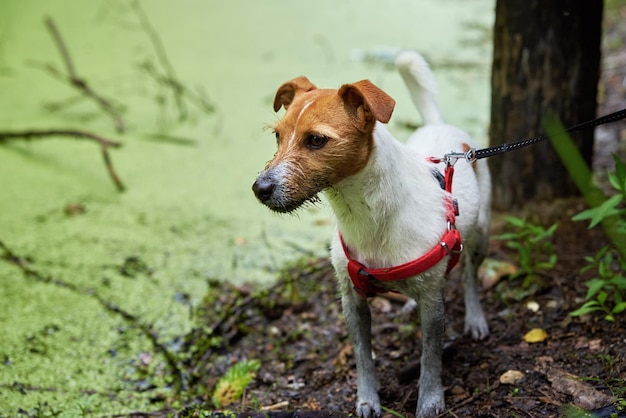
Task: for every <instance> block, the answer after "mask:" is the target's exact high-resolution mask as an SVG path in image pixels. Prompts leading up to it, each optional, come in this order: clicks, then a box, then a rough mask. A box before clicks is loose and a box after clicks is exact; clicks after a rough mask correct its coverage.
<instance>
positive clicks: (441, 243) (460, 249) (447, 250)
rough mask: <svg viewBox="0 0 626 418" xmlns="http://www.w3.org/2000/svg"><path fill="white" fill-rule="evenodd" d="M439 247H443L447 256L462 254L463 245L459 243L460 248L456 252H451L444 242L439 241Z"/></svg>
mask: <svg viewBox="0 0 626 418" xmlns="http://www.w3.org/2000/svg"><path fill="white" fill-rule="evenodd" d="M439 245H441V246H442V247H443V249H444V250H446V253H447V254H448V255H450V254H461V253H462V252H463V243H460V244H459V245H460V248H459V249H458V250H453V249H451V248H450V247H448V244H446V243H445V242H443V241H441V242H440V243H439Z"/></svg>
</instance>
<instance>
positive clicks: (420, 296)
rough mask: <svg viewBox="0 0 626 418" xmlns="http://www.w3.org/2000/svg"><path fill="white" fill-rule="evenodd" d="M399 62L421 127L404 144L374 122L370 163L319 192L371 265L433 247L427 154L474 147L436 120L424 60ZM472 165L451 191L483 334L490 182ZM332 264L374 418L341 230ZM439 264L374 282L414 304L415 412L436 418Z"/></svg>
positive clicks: (472, 316)
mask: <svg viewBox="0 0 626 418" xmlns="http://www.w3.org/2000/svg"><path fill="white" fill-rule="evenodd" d="M397 66H398V68H399V71H400V73H401V74H402V76H403V78H404V79H405V81H406V84H407V87H408V89H409V92H410V93H411V97H412V99H413V101H414V103H415V104H416V106H417V107H418V109H419V111H420V113H421V114H422V117H423V118H424V120H425V122H426V123H427V125H426V126H424V127H423V128H421V129H418V130H417V131H416V132H415V133H413V135H412V136H411V137H410V139H409V140H408V142H407V144H402V143H400V142H399V141H397V140H396V139H395V138H394V137H393V136H392V135H391V134H390V133H389V131H388V130H387V128H386V127H385V126H384V125H383V124H382V123H380V122H377V124H376V128H375V130H374V149H373V152H372V154H371V157H370V159H369V161H368V163H367V165H366V166H365V167H364V168H363V169H362V170H361V171H360V172H358V173H357V174H356V175H353V176H351V177H349V178H347V179H345V180H343V181H341V182H340V183H338V184H336V185H334V186H333V187H332V188H330V189H328V190H326V191H325V194H326V196H327V197H328V200H329V202H330V204H331V206H332V209H333V211H334V213H335V216H336V218H337V227H338V229H339V231H341V234H342V236H343V238H344V241H345V243H346V245H347V247H348V249H349V251H350V254H351V256H352V258H354V259H356V260H358V261H359V262H361V263H362V264H363V265H365V266H367V267H370V268H379V267H389V266H395V265H398V264H402V263H405V262H408V261H411V260H413V259H416V258H418V257H420V256H421V255H423V254H425V253H426V252H427V251H429V250H430V249H431V248H433V247H434V246H436V245H438V243H439V241H440V238H441V236H442V235H443V233H444V232H445V230H446V226H447V223H446V217H445V208H444V199H445V194H446V192H445V191H443V190H442V189H441V187H440V185H439V183H438V182H437V181H436V180H435V178H434V177H433V174H432V169H433V168H434V167H437V168H438V169H439V170H440V171H441V172H442V173H443V164H440V165H438V166H436V165H434V164H432V163H430V162H428V161H427V160H426V157H430V156H434V157H442V156H443V155H444V154H445V153H447V152H450V151H462V150H463V144H468V145H470V146H472V147H473V146H474V144H473V142H472V140H471V138H470V137H469V136H468V135H467V134H466V133H465V132H463V131H462V130H460V129H458V128H456V127H453V126H450V125H446V124H444V123H443V118H442V117H441V114H440V112H439V110H438V108H437V104H436V102H435V100H434V94H433V92H434V89H435V88H434V77H433V76H432V73H431V72H430V70H429V68H428V65H427V64H426V62H425V61H424V60H423V58H421V56H419V55H418V54H417V53H414V52H406V53H402V54H400V55H399V56H398V59H397ZM476 164H477V167H476V170H475V171H474V169H473V167H472V166H471V165H470V164H468V163H467V162H465V161H459V162H458V163H457V164H456V166H455V170H456V172H455V176H454V182H453V193H452V194H453V196H454V197H455V198H456V199H458V203H459V208H460V216H459V217H458V218H457V227H458V229H459V231H460V233H461V236H462V239H463V243H464V246H465V253H466V254H464V257H463V258H464V259H465V260H464V267H463V269H464V271H463V275H464V283H465V287H466V295H465V302H466V318H465V323H466V331H467V332H469V333H471V334H472V336H473V337H474V338H484V337H485V336H486V335H487V334H488V332H489V331H488V327H487V323H486V321H485V318H484V315H483V312H482V308H481V307H480V302H479V299H478V289H477V285H476V269H477V267H478V266H477V265H476V264H477V263H479V262H480V261H482V258H483V257H484V253H485V252H486V240H487V227H488V222H489V208H490V197H489V196H490V194H489V193H490V179H489V172H488V169H487V167H486V164H485V163H484V161H480V162H478V163H476ZM467 253H469V254H467ZM331 260H332V264H333V266H334V268H335V271H336V275H337V278H338V280H339V285H340V291H341V294H342V303H343V308H344V316H345V319H346V323H347V327H348V330H349V332H350V335H351V337H352V341H353V344H354V351H355V360H356V364H357V376H358V377H357V380H358V381H357V384H358V390H357V397H358V400H357V414H358V415H359V416H362V417H368V418H369V417H372V416H378V415H380V411H381V410H380V401H379V397H378V381H377V379H376V376H375V371H374V362H373V360H372V356H371V342H370V339H371V332H370V327H371V325H370V313H369V307H368V304H367V301H366V300H365V299H364V298H362V297H360V296H358V295H357V294H356V292H355V291H354V289H353V285H352V283H351V281H350V279H349V277H348V273H347V258H346V256H345V254H344V251H343V248H342V246H341V243H340V241H339V237H338V234H336V236H335V239H334V241H333V243H332V247H331ZM446 264H447V259H444V260H443V261H442V262H440V263H439V264H438V265H436V266H435V267H434V268H432V269H431V270H429V271H427V272H425V273H423V274H421V275H419V276H416V277H412V278H409V279H407V280H403V281H400V282H394V283H391V284H389V283H382V282H377V285H378V286H381V287H387V288H391V289H395V290H398V291H400V292H402V293H405V294H406V295H408V296H409V297H411V298H413V299H415V300H416V301H417V302H418V305H419V307H420V312H421V321H422V323H421V325H422V333H423V335H424V340H423V350H422V360H421V362H422V364H421V376H420V380H419V400H418V406H417V412H416V415H417V416H418V417H431V416H435V415H437V414H438V413H441V412H442V411H443V409H444V396H443V388H442V384H441V377H440V374H441V354H442V346H443V326H444V320H443V287H444V284H445V269H446Z"/></svg>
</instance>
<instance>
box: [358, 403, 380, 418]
mask: <svg viewBox="0 0 626 418" xmlns="http://www.w3.org/2000/svg"><path fill="white" fill-rule="evenodd" d="M356 415H357V416H358V417H360V418H378V417H380V403H378V402H376V404H372V403H370V402H359V403H357V405H356Z"/></svg>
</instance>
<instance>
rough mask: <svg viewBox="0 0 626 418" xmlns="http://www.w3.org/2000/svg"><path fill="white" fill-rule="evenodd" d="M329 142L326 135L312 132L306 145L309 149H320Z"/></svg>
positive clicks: (307, 138)
mask: <svg viewBox="0 0 626 418" xmlns="http://www.w3.org/2000/svg"><path fill="white" fill-rule="evenodd" d="M327 142H328V138H327V137H325V136H324V135H317V134H310V135H309V136H307V137H306V141H305V144H306V147H307V148H308V149H320V148H322V147H323V146H324V145H326V143H327Z"/></svg>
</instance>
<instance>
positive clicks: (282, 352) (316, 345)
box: [179, 200, 626, 417]
mask: <svg viewBox="0 0 626 418" xmlns="http://www.w3.org/2000/svg"><path fill="white" fill-rule="evenodd" d="M583 207H584V206H583V205H582V203H581V202H579V201H572V200H568V201H560V202H558V204H551V205H535V206H533V207H532V208H528V209H527V214H529V215H530V214H531V213H532V214H535V216H533V215H530V216H529V217H530V218H541V221H542V222H543V223H545V224H546V226H548V225H550V224H551V223H552V222H554V221H559V228H558V229H557V232H556V234H555V239H554V244H555V250H556V252H557V253H558V256H559V262H558V264H557V266H556V267H555V268H554V269H551V270H549V271H546V272H545V274H542V275H540V276H539V277H538V278H537V279H536V280H533V286H532V287H533V289H534V290H529V291H528V292H523V291H522V290H521V289H522V288H523V287H524V286H523V281H524V279H523V278H521V277H520V278H518V279H515V280H510V279H508V278H506V277H503V278H501V279H500V282H499V283H498V284H496V285H494V286H493V287H491V288H490V289H489V290H486V291H485V292H484V293H483V304H484V308H485V310H486V315H487V318H488V321H489V326H490V329H491V335H490V336H489V337H488V338H487V339H486V340H484V341H479V342H476V341H473V340H472V339H471V338H469V337H466V336H463V335H462V331H463V315H464V308H463V302H462V298H463V294H462V285H461V282H460V278H459V275H458V272H456V271H454V272H453V274H452V277H451V279H450V282H449V286H448V290H447V296H446V305H447V308H446V311H447V312H446V313H447V336H446V342H445V344H446V349H445V354H444V370H443V376H442V377H443V384H444V386H445V394H446V406H447V408H448V409H447V411H446V412H445V413H444V414H442V416H449V417H510V416H520V417H558V416H563V414H564V413H565V412H566V411H567V408H568V407H571V406H572V405H576V406H578V407H580V408H583V409H585V410H596V413H597V414H598V416H606V417H609V416H611V415H610V414H611V413H614V414H617V415H613V416H626V411H624V410H621V411H620V410H619V409H618V408H620V407H624V406H625V402H624V398H626V384H625V383H624V381H625V380H626V349H625V348H624V347H626V318H625V317H624V315H622V317H621V318H619V319H618V320H617V321H616V322H609V321H606V320H604V319H603V317H602V316H601V315H597V316H591V317H585V318H572V317H571V316H569V313H570V312H571V311H572V310H574V309H575V308H576V307H578V306H580V304H581V301H582V299H581V298H582V296H583V295H584V294H585V291H586V288H585V287H584V285H583V278H584V277H583V276H581V275H580V274H579V273H578V271H579V270H580V268H581V267H582V266H583V265H584V262H583V257H584V256H585V255H589V254H593V253H595V252H596V251H597V250H598V249H599V248H601V247H602V246H604V245H605V244H606V240H605V238H604V236H603V234H602V233H601V231H595V230H592V231H589V230H587V229H586V225H585V224H583V223H581V222H571V221H568V219H569V218H570V216H571V215H572V214H573V213H576V212H577V211H579V210H580V209H581V208H583ZM502 225H503V222H501V221H498V220H497V219H496V221H495V222H494V233H496V232H498V229H500V228H502ZM490 257H492V258H494V259H499V260H504V261H506V260H508V261H512V262H514V261H515V259H514V258H515V254H514V253H511V251H510V250H509V249H508V248H507V247H506V246H505V243H504V242H503V241H498V240H493V241H492V242H491V249H490ZM231 290H232V291H228V292H226V291H225V292H222V293H221V295H222V296H221V297H219V298H218V299H217V300H207V301H206V304H207V305H206V307H207V309H206V310H205V311H204V314H205V315H206V319H207V322H208V323H211V324H214V325H213V326H212V328H211V329H212V331H213V335H214V336H221V337H224V338H225V339H224V340H223V342H224V345H222V349H217V350H215V351H214V352H213V354H212V355H211V356H209V357H207V358H205V359H204V363H202V364H199V363H198V360H199V359H198V358H196V359H195V360H193V363H195V364H194V370H195V373H196V376H203V377H201V378H200V379H201V380H202V382H197V383H199V384H201V385H202V386H205V387H212V386H213V385H214V384H215V382H216V380H217V379H218V378H219V377H220V376H221V375H222V374H223V373H224V372H225V370H226V369H227V368H228V367H229V366H231V365H232V364H234V363H235V362H237V361H241V360H243V359H259V360H261V364H262V366H261V368H260V370H259V372H258V374H257V378H256V380H255V381H254V382H253V383H252V384H251V385H250V386H249V389H248V390H247V392H246V394H245V396H244V398H243V400H241V401H240V402H238V403H236V404H235V405H232V406H231V408H232V409H234V410H235V411H237V412H250V411H258V410H262V409H264V410H280V411H288V410H300V411H318V410H320V411H328V412H335V413H340V414H341V413H350V412H352V411H353V408H354V403H355V393H356V386H355V385H356V382H355V369H354V360H353V355H352V349H351V344H350V343H349V339H348V336H347V333H346V329H345V326H344V323H343V320H342V317H341V313H340V312H341V308H340V303H339V301H338V296H337V293H336V290H335V281H334V278H333V274H332V271H331V268H330V267H329V265H328V263H327V262H326V261H325V260H313V261H309V262H302V263H300V264H299V265H297V266H294V267H293V268H291V269H289V270H288V271H286V272H285V274H284V275H283V278H282V279H281V282H280V283H279V284H278V285H277V286H275V287H273V288H272V289H271V290H269V291H267V292H266V293H265V294H262V295H259V294H254V296H253V293H252V292H250V291H249V290H248V289H231ZM516 299H519V300H516ZM531 301H534V302H537V304H538V307H539V308H538V310H537V311H536V312H533V310H531V309H529V305H528V302H531ZM371 308H372V313H373V323H372V328H373V341H374V342H373V346H374V351H375V353H376V365H377V369H378V372H379V377H380V380H381V388H382V389H381V391H380V395H381V402H382V404H383V406H385V407H386V408H389V409H390V410H393V411H395V412H397V413H399V414H402V415H403V416H406V417H410V416H414V413H415V405H416V400H417V378H418V375H419V357H420V353H421V340H420V337H421V334H420V329H419V326H418V323H419V321H418V318H417V317H416V316H415V314H402V313H401V309H402V300H400V299H398V298H396V297H385V296H383V297H376V298H373V299H371ZM533 328H542V329H544V330H545V331H546V332H547V338H546V339H545V340H544V341H542V342H538V343H528V342H525V341H524V339H523V336H524V335H525V334H526V333H527V332H528V331H529V330H531V329H533ZM204 331H206V330H204ZM196 337H199V335H198V334H196ZM191 340H193V338H192V339H191ZM216 348H217V347H216ZM509 370H515V371H519V372H521V373H522V374H523V379H522V380H521V381H519V382H517V383H514V384H505V383H501V381H500V379H501V376H502V375H503V374H504V373H505V372H507V371H509ZM207 376H210V378H209V379H206V377H207ZM572 376H576V377H577V379H574V381H575V382H577V384H576V385H571V384H569V383H568V382H571V379H569V378H570V377H572ZM205 379H206V380H205ZM198 402H199V404H198V405H200V404H202V402H203V400H202V398H201V397H200V398H198ZM564 408H565V409H564ZM189 411H191V409H190V410H189ZM179 412H183V411H179ZM391 414H392V412H386V413H385V415H387V416H392V415H391Z"/></svg>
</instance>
